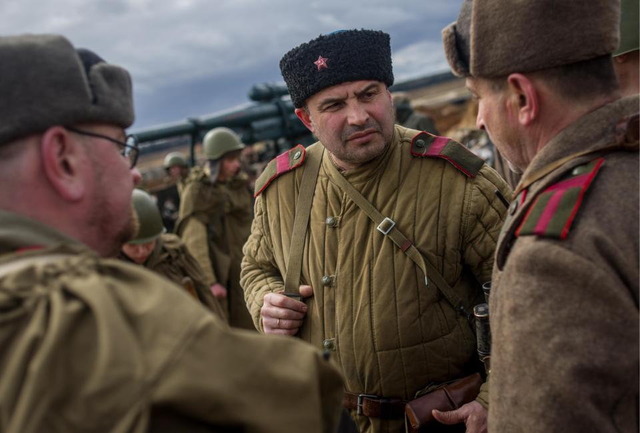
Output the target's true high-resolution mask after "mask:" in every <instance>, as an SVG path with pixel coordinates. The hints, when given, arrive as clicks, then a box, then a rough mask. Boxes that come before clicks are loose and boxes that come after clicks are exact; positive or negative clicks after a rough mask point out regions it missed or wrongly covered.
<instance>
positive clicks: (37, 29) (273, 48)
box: [0, 0, 462, 131]
mask: <svg viewBox="0 0 640 433" xmlns="http://www.w3.org/2000/svg"><path fill="white" fill-rule="evenodd" d="M461 3H462V0H393V1H392V0H385V1H379V0H322V1H316V0H307V1H293V0H2V1H1V2H0V23H1V26H0V29H2V30H1V31H2V34H4V35H7V34H20V33H60V34H63V35H65V36H66V37H67V38H69V39H70V40H71V42H72V43H73V44H74V45H75V46H77V47H83V48H89V49H91V50H93V51H95V52H96V53H97V54H99V55H100V56H101V57H103V58H104V59H105V60H107V61H108V62H110V63H116V64H119V65H121V66H124V67H125V68H127V69H128V70H129V72H131V74H132V76H133V86H134V97H135V108H136V122H135V123H134V125H133V127H132V130H133V131H135V130H136V129H140V128H148V127H151V126H156V125H160V124H164V123H168V122H175V121H181V120H184V119H186V118H188V117H197V116H203V115H208V114H212V113H215V112H217V111H220V110H225V109H228V108H231V107H234V106H237V105H240V104H244V103H247V102H249V99H248V97H247V93H248V91H249V89H250V88H251V86H252V85H253V84H256V83H265V82H270V83H282V82H283V81H282V77H281V75H280V70H279V68H278V62H279V61H280V58H281V57H282V55H283V54H284V53H285V52H287V51H288V50H289V49H291V48H293V47H295V46H297V45H299V44H301V43H302V42H306V41H308V40H310V39H313V38H315V37H317V36H318V35H320V34H324V33H329V32H332V31H334V30H339V29H352V28H367V29H376V30H383V31H385V32H387V33H389V34H390V35H391V49H392V56H393V66H394V74H395V76H396V82H399V81H404V80H406V79H409V78H415V77H420V76H424V75H430V74H432V73H437V72H443V71H448V70H449V68H448V66H447V63H446V60H445V58H444V53H443V49H442V42H441V36H440V32H441V30H442V28H443V27H444V26H446V25H447V24H449V23H450V22H452V21H454V20H455V18H456V16H457V13H458V10H459V7H460V4H461Z"/></svg>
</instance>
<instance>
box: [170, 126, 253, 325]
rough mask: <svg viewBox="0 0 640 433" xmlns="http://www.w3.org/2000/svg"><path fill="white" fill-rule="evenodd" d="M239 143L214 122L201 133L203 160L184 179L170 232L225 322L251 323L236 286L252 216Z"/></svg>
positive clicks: (235, 135)
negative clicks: (193, 260)
mask: <svg viewBox="0 0 640 433" xmlns="http://www.w3.org/2000/svg"><path fill="white" fill-rule="evenodd" d="M244 148H245V145H244V144H243V143H242V142H241V141H240V138H239V137H238V135H237V134H236V133H235V132H234V131H232V130H231V129H229V128H215V129H212V130H211V131H209V132H208V133H207V134H206V135H205V137H204V139H203V153H204V156H205V157H206V158H207V162H206V165H205V167H204V170H193V172H192V174H191V175H190V176H189V178H188V180H187V182H186V185H185V187H184V190H183V193H182V199H181V205H180V215H179V220H178V223H177V226H176V233H178V234H179V235H180V237H181V238H182V240H183V241H184V243H185V244H186V245H187V248H188V249H189V251H190V252H191V254H193V256H194V257H195V258H196V260H197V261H198V263H200V265H201V267H202V268H203V270H204V273H205V275H206V277H207V280H208V282H209V284H210V285H211V287H212V292H213V294H214V295H215V296H216V297H217V298H218V299H219V300H220V301H221V303H222V305H223V307H224V308H225V311H226V313H227V316H228V319H229V324H230V325H231V326H236V327H241V328H246V329H255V327H254V326H253V322H252V320H251V317H250V316H249V312H248V310H247V307H246V304H245V301H244V296H243V292H242V289H241V287H240V262H241V261H242V246H243V245H244V242H245V241H246V239H247V237H248V236H249V232H250V230H251V220H252V217H253V209H252V206H253V199H252V196H251V191H250V189H249V184H248V178H247V176H246V174H244V173H242V172H241V171H240V153H241V151H242V149H244Z"/></svg>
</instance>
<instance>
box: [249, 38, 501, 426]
mask: <svg viewBox="0 0 640 433" xmlns="http://www.w3.org/2000/svg"><path fill="white" fill-rule="evenodd" d="M280 68H281V71H282V74H283V76H284V79H285V81H286V83H287V86H288V88H289V92H290V94H291V99H292V100H293V103H294V105H295V107H296V114H297V115H298V117H299V118H300V120H301V121H302V122H303V123H304V124H305V125H306V126H307V127H308V128H309V130H311V131H312V132H313V133H314V134H315V136H316V137H317V138H318V139H319V141H318V142H317V143H315V144H313V145H311V146H310V147H309V148H307V149H305V148H304V147H302V146H297V147H295V148H293V149H291V150H290V151H288V152H285V153H283V154H282V155H280V156H278V157H276V159H274V160H273V161H272V162H271V163H269V165H268V166H267V167H266V168H265V171H264V172H263V174H262V175H261V177H260V178H259V179H258V181H257V182H256V196H257V197H256V204H255V220H254V222H253V227H252V234H251V236H250V238H249V240H248V241H247V243H246V244H245V248H244V253H245V258H244V261H243V269H242V285H243V287H244V290H245V298H246V299H247V302H248V305H249V309H250V311H251V314H252V316H253V319H254V322H255V324H256V327H257V328H258V329H260V330H261V331H263V332H265V333H268V334H284V335H294V334H297V335H299V336H300V337H301V338H302V339H304V340H305V341H308V342H310V343H311V344H313V345H314V346H316V347H319V348H324V349H325V350H327V352H328V353H330V354H331V358H332V359H333V360H334V361H335V362H336V363H337V364H338V365H339V366H340V367H341V368H342V371H343V372H344V375H345V380H346V391H347V394H346V398H345V402H344V406H345V408H347V409H348V410H350V413H351V415H352V417H353V419H354V420H355V421H356V423H357V425H358V427H359V429H360V431H362V432H404V431H405V426H404V419H403V415H404V404H405V403H406V402H407V401H408V400H411V399H413V398H414V397H415V396H416V393H417V392H419V391H420V390H423V389H425V388H426V387H427V386H428V385H429V384H432V383H442V382H446V381H449V380H452V379H457V378H461V377H463V376H466V375H469V374H470V373H473V372H474V371H478V370H477V369H478V365H477V363H476V362H475V361H476V360H477V359H476V345H475V337H474V334H473V331H472V330H471V328H470V326H469V322H468V320H467V316H466V313H464V312H467V313H468V312H469V311H471V309H472V308H473V306H474V304H475V303H477V302H479V297H480V295H481V290H480V284H481V283H483V282H485V281H487V280H488V279H489V277H490V275H491V268H492V265H493V258H492V257H493V252H494V247H495V239H496V237H497V235H498V232H499V228H500V226H501V224H502V218H503V216H504V215H505V212H506V207H505V205H504V204H503V203H502V202H501V199H500V198H501V197H502V196H509V195H510V191H509V189H508V187H507V185H506V184H505V183H504V181H503V180H502V179H500V178H499V176H498V175H497V174H496V172H495V171H493V170H492V169H491V168H489V167H488V166H486V165H485V164H484V163H483V161H482V160H480V159H479V158H477V157H476V156H475V155H473V154H472V153H471V152H469V151H467V150H466V149H465V148H464V147H462V146H461V145H459V144H458V143H455V142H453V141H451V140H449V139H447V138H444V137H436V136H433V135H429V134H426V133H424V132H421V131H417V130H411V129H407V128H404V127H402V126H399V125H394V108H393V104H392V97H391V94H390V92H389V90H388V87H389V86H390V85H391V84H392V83H393V72H392V68H391V49H390V43H389V35H387V34H386V33H383V32H380V31H373V30H347V31H339V32H335V33H331V34H328V35H323V36H320V37H318V38H317V39H314V40H312V41H310V42H308V43H305V44H302V45H300V46H299V47H297V48H294V49H293V50H291V51H289V52H288V53H287V54H285V56H284V57H283V58H282V60H281V62H280ZM361 207H362V208H361ZM365 209H368V210H365ZM309 213H310V215H309ZM305 214H307V215H308V216H305ZM294 221H295V223H294ZM283 291H286V292H287V295H288V296H287V295H284V294H283V293H282V292H283ZM300 298H301V299H302V300H298V299H300ZM476 394H478V392H477V390H476V393H475V394H474V395H473V396H472V397H471V400H472V401H471V402H469V403H468V404H465V405H463V406H462V407H461V408H460V409H459V410H457V411H453V412H446V413H447V414H448V421H449V422H450V423H452V424H454V423H460V428H461V429H462V431H464V429H465V425H464V424H462V423H463V422H464V423H466V425H467V427H468V431H469V432H474V433H475V432H482V431H485V429H486V424H485V420H486V409H485V407H484V401H485V400H484V399H485V398H486V393H485V392H480V394H479V395H478V396H477V398H476V399H475V400H473V398H474V397H475V396H476Z"/></svg>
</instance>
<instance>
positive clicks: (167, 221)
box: [156, 152, 189, 232]
mask: <svg viewBox="0 0 640 433" xmlns="http://www.w3.org/2000/svg"><path fill="white" fill-rule="evenodd" d="M163 166H164V170H165V172H166V173H167V176H169V179H170V180H171V185H170V186H169V187H167V188H164V189H163V190H161V191H158V193H157V194H156V196H157V198H158V200H157V205H158V208H159V209H160V212H161V214H162V222H163V224H164V226H165V227H166V228H167V230H168V231H169V232H173V230H174V227H175V224H176V220H177V219H178V212H179V210H180V194H181V193H182V190H183V189H184V184H185V181H186V179H187V176H189V164H188V163H187V158H185V156H184V155H183V154H182V153H181V152H171V153H168V154H167V155H166V156H165V157H164V161H163Z"/></svg>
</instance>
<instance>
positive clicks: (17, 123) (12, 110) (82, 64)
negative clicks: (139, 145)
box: [0, 34, 134, 145]
mask: <svg viewBox="0 0 640 433" xmlns="http://www.w3.org/2000/svg"><path fill="white" fill-rule="evenodd" d="M0 95H2V97H0V119H2V121H1V122H0V145H1V144H3V143H6V142H9V141H11V140H13V139H16V138H20V137H23V136H26V135H29V134H33V133H38V132H42V131H45V130H46V129H47V128H49V127H51V126H54V125H62V126H71V125H74V124H78V123H85V122H86V123H90V122H95V123H107V124H113V125H118V126H121V127H122V128H127V127H129V126H131V124H132V123H133V120H134V114H133V99H132V96H131V77H130V76H129V73H128V72H127V71H126V70H125V69H123V68H121V67H119V66H116V65H111V64H108V63H106V62H105V61H104V60H103V59H102V58H100V57H99V56H98V55H97V54H95V53H93V52H92V51H89V50H85V49H75V48H74V47H73V45H71V43H70V42H69V41H68V40H67V39H66V38H64V37H63V36H60V35H30V34H26V35H19V36H6V37H0Z"/></svg>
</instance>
